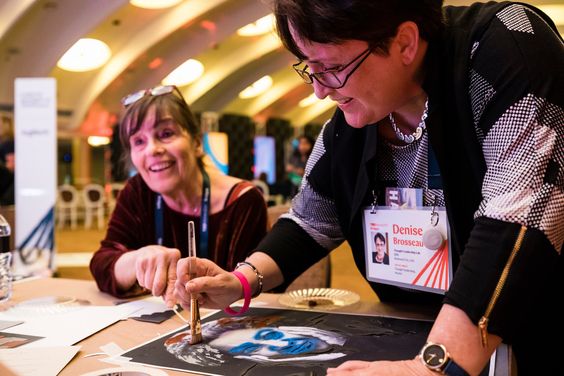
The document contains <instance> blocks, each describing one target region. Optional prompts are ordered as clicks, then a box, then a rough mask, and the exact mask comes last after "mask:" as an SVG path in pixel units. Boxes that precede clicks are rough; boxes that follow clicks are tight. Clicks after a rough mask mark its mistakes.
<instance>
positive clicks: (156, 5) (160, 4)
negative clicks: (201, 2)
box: [129, 0, 182, 9]
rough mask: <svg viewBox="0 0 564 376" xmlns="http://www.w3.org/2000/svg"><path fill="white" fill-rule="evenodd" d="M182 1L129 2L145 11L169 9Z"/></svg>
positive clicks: (130, 0)
mask: <svg viewBox="0 0 564 376" xmlns="http://www.w3.org/2000/svg"><path fill="white" fill-rule="evenodd" d="M181 1H182V0H129V3H130V4H131V5H135V6H136V7H139V8H145V9H163V8H170V7H172V6H174V5H176V4H178V3H179V2H181Z"/></svg>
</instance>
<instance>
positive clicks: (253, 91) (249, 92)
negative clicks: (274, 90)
mask: <svg viewBox="0 0 564 376" xmlns="http://www.w3.org/2000/svg"><path fill="white" fill-rule="evenodd" d="M271 86H272V77H270V76H264V77H262V78H260V79H258V80H257V81H255V82H254V83H253V84H252V85H251V86H247V87H246V88H245V89H244V90H243V91H241V92H240V93H239V98H241V99H248V98H253V97H256V96H258V95H259V94H262V93H264V92H265V91H267V90H268V89H269V88H270V87H271Z"/></svg>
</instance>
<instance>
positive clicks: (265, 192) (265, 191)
mask: <svg viewBox="0 0 564 376" xmlns="http://www.w3.org/2000/svg"><path fill="white" fill-rule="evenodd" d="M252 183H253V184H254V185H255V186H256V187H257V188H258V189H259V190H260V191H261V193H262V197H264V200H265V201H268V197H269V196H270V189H269V188H268V184H266V183H265V182H263V181H262V180H259V179H254V180H253V181H252Z"/></svg>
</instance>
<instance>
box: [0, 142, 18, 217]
mask: <svg viewBox="0 0 564 376" xmlns="http://www.w3.org/2000/svg"><path fill="white" fill-rule="evenodd" d="M15 169H16V154H15V152H14V141H13V140H9V141H5V142H3V143H2V144H0V206H2V205H4V206H8V205H14V203H15V183H14V174H15Z"/></svg>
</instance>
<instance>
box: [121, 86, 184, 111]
mask: <svg viewBox="0 0 564 376" xmlns="http://www.w3.org/2000/svg"><path fill="white" fill-rule="evenodd" d="M173 92H176V93H177V94H178V95H179V96H180V97H182V94H181V93H180V90H178V88H177V87H176V86H175V85H159V86H155V87H153V88H151V89H143V90H139V91H136V92H134V93H131V94H128V95H126V96H125V97H123V98H121V104H122V105H123V107H127V106H130V105H132V104H133V103H135V102H137V101H138V100H139V99H141V98H143V97H144V96H146V95H152V96H154V97H156V96H159V95H165V94H170V93H173Z"/></svg>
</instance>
